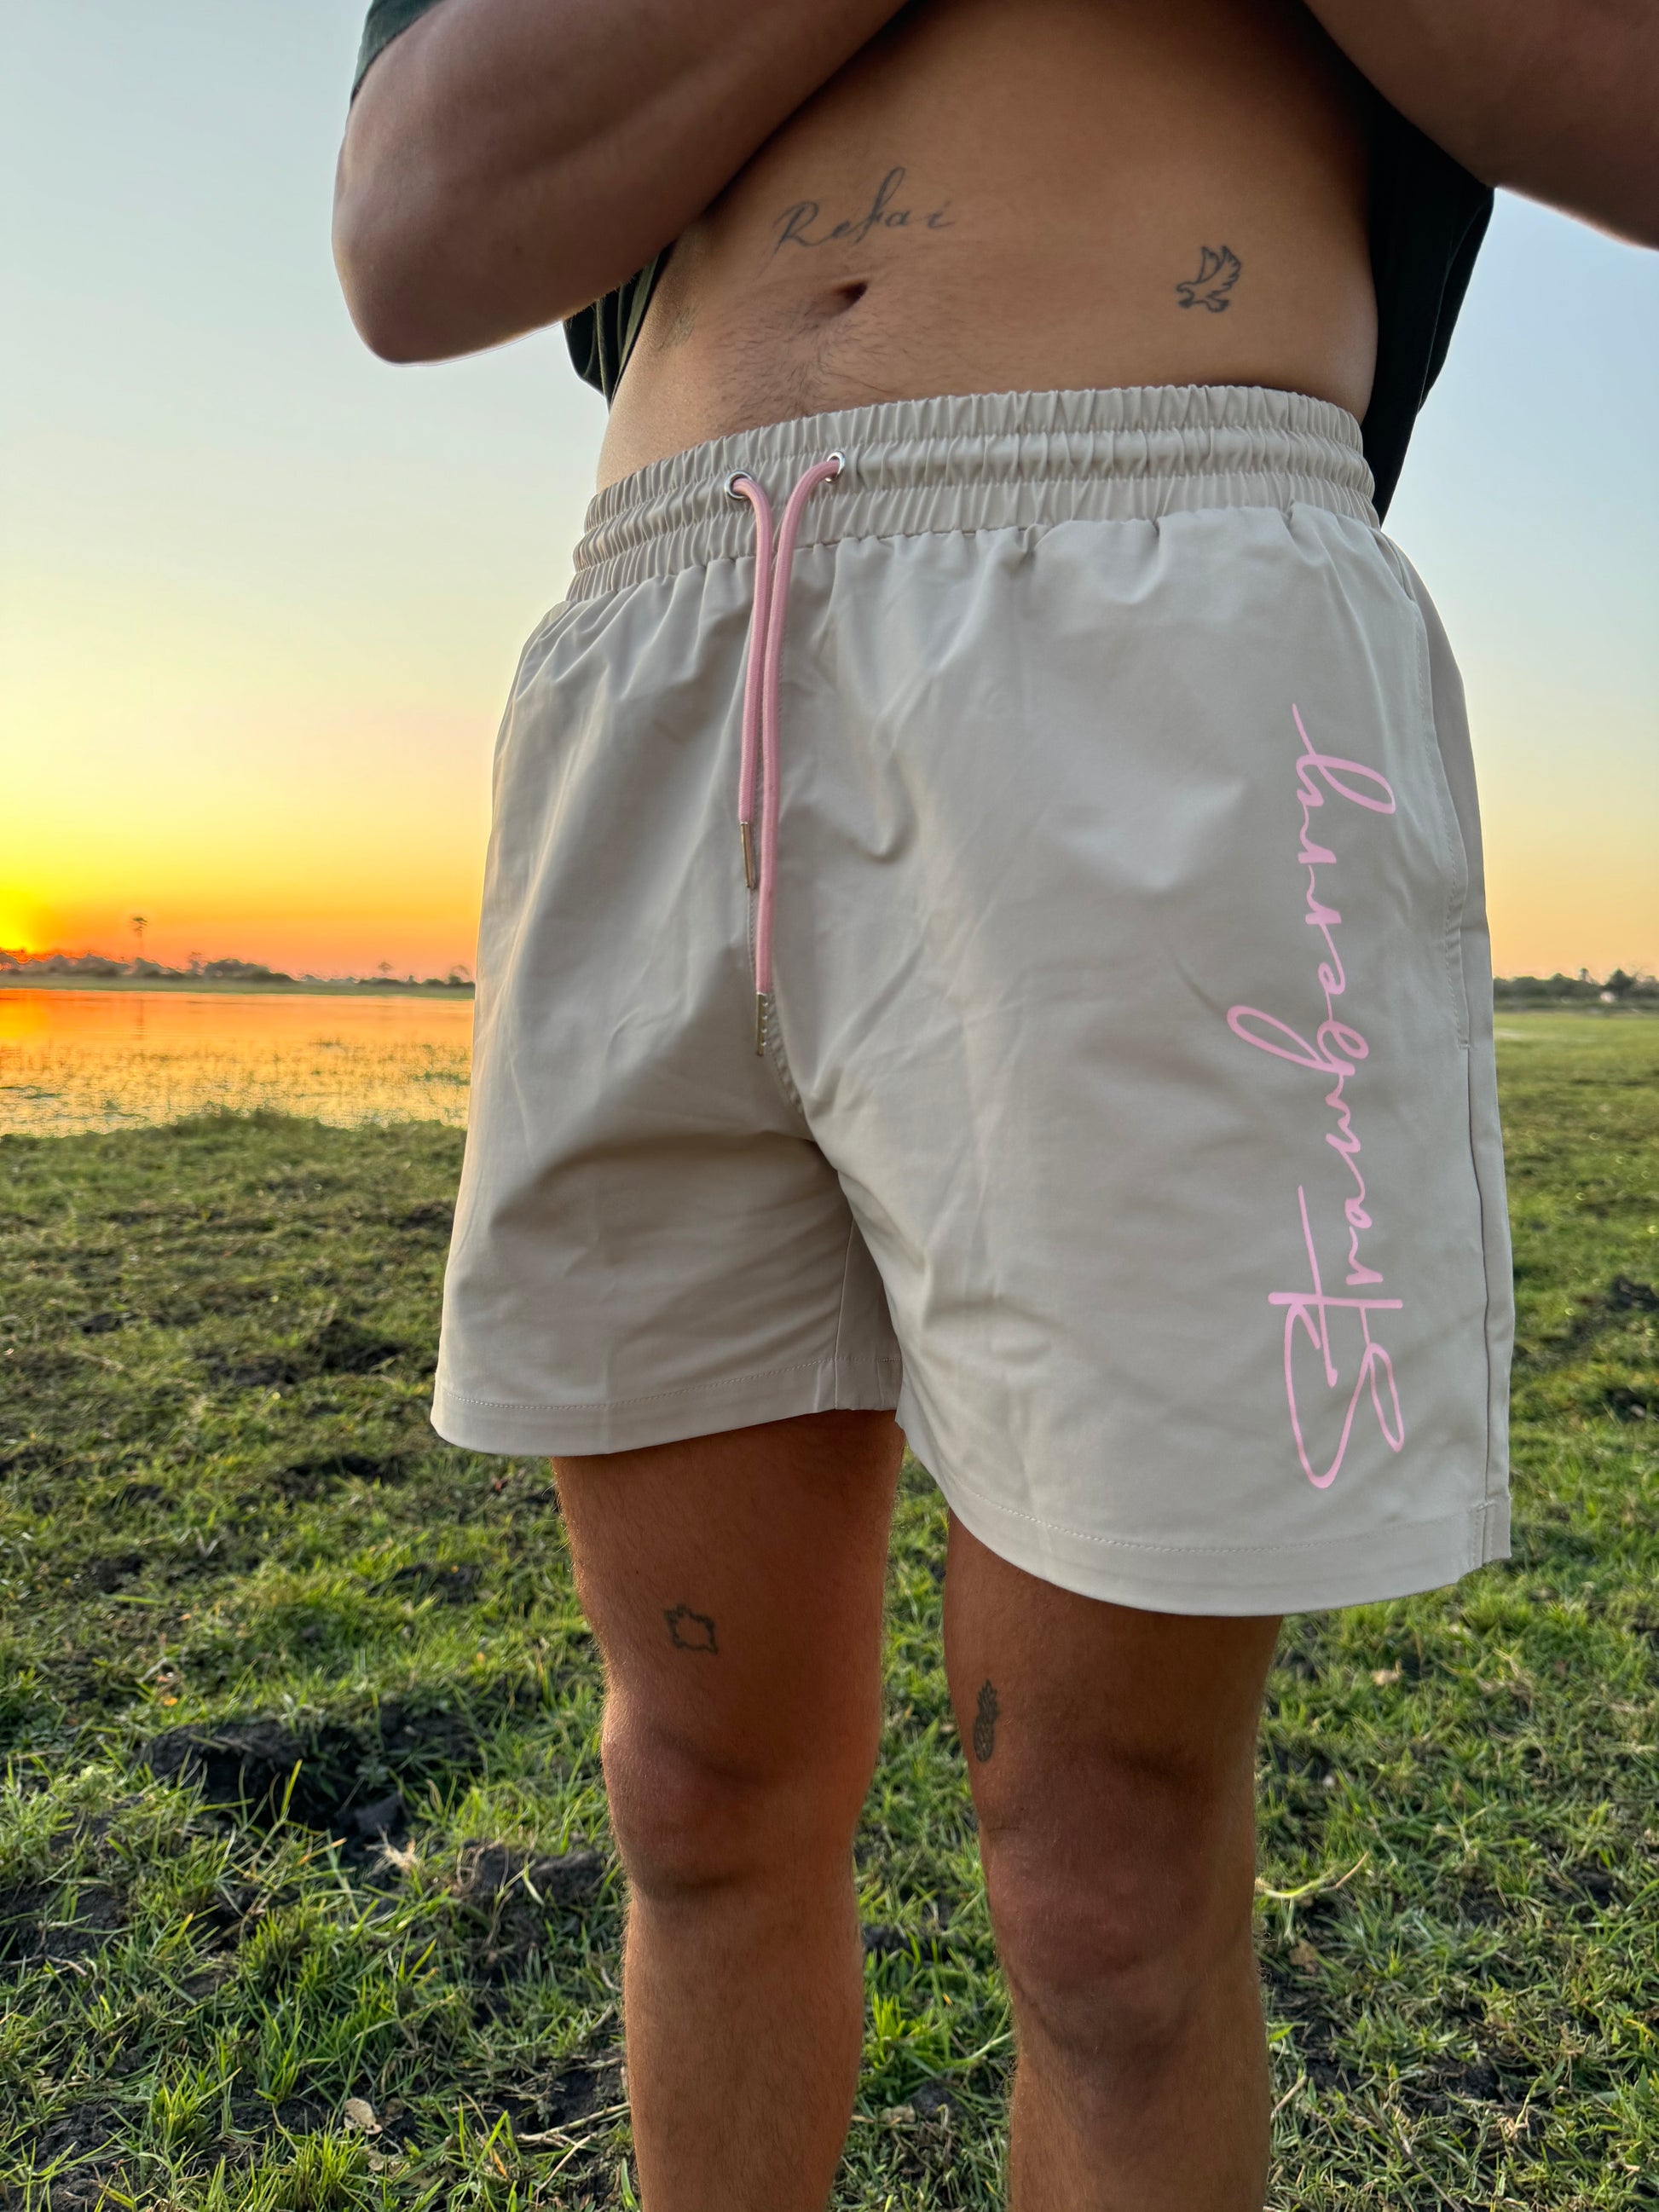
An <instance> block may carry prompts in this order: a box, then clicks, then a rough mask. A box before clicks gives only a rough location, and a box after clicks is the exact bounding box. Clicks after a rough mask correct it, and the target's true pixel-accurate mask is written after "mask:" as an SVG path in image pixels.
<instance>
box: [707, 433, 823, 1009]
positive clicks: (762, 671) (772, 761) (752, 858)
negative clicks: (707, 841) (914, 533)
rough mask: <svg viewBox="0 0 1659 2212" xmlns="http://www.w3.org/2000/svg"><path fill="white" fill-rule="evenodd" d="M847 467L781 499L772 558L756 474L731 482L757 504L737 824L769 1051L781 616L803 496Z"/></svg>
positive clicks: (766, 509)
mask: <svg viewBox="0 0 1659 2212" xmlns="http://www.w3.org/2000/svg"><path fill="white" fill-rule="evenodd" d="M845 465H846V464H845V462H844V460H843V459H842V455H841V454H839V453H831V454H829V456H828V457H827V459H823V460H822V461H814V463H813V464H812V465H811V468H810V469H808V470H807V471H806V473H805V475H804V476H803V477H800V479H799V482H798V483H796V485H795V489H793V491H792V492H791V493H790V495H789V496H788V498H787V501H785V502H784V509H783V520H782V521H781V523H780V524H779V525H778V533H777V550H776V554H775V556H774V552H773V544H772V507H771V502H770V501H769V500H768V498H767V496H766V494H765V493H764V492H763V490H762V489H761V487H760V486H759V484H757V483H756V482H755V479H754V478H753V477H751V476H749V475H747V474H746V473H745V472H744V471H743V470H741V469H738V470H736V471H734V472H733V473H732V475H731V476H729V477H727V478H726V493H727V495H728V496H729V497H730V498H732V499H746V500H747V501H748V502H749V504H750V507H753V508H754V510H755V601H754V605H753V607H752V608H751V610H750V616H749V665H748V667H747V669H746V671H745V672H744V684H743V757H742V759H741V761H740V763H739V764H738V834H739V835H740V836H741V837H742V839H743V879H744V883H745V884H748V886H749V888H750V890H751V891H754V892H756V893H757V899H756V905H755V1049H756V1051H757V1052H764V1051H765V1049H766V1002H767V1000H769V998H770V997H771V995H772V906H773V898H774V893H775V886H776V883H777V860H778V665H779V663H780V661H781V659H782V658H783V618H784V615H785V612H786V611H787V607H788V604H789V568H790V563H791V562H792V561H793V558H794V553H795V538H796V536H797V534H798V533H799V529H800V519H801V516H802V515H803V514H804V513H805V511H806V502H807V501H808V500H809V499H811V496H812V494H813V493H814V492H815V491H816V490H817V488H818V486H819V485H820V484H821V483H825V482H826V481H827V480H828V479H829V477H838V476H839V475H840V474H841V472H842V468H843V467H844V466H845ZM757 769H758V770H759V772H760V776H761V836H760V853H759V855H758V865H757V855H756V852H755V840H754V820H755V775H756V771H757Z"/></svg>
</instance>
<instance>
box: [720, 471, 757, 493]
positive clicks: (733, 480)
mask: <svg viewBox="0 0 1659 2212" xmlns="http://www.w3.org/2000/svg"><path fill="white" fill-rule="evenodd" d="M754 481H755V479H754V478H753V477H751V476H750V473H749V471H748V470H747V469H733V470H732V473H731V475H730V476H728V477H727V478H726V497H727V499H741V498H742V497H743V494H742V493H741V492H740V491H739V490H738V484H739V483H753V482H754Z"/></svg>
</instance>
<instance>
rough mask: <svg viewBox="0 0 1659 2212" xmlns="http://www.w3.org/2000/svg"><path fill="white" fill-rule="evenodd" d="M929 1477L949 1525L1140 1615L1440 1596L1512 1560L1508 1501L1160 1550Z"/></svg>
mask: <svg viewBox="0 0 1659 2212" xmlns="http://www.w3.org/2000/svg"><path fill="white" fill-rule="evenodd" d="M924 1464H927V1462H924ZM928 1473H929V1474H931V1475H932V1477H933V1481H934V1482H935V1483H936V1484H937V1485H938V1486H939V1490H940V1492H942V1493H943V1495H944V1498H945V1503H946V1504H948V1505H949V1506H950V1508H951V1511H952V1512H953V1513H954V1514H955V1515H956V1516H957V1519H958V1520H959V1521H960V1522H962V1523H963V1526H964V1527H965V1528H968V1529H969V1531H970V1533H971V1534H974V1535H975V1536H977V1537H978V1539H979V1541H981V1543H982V1544H984V1545H986V1546H987V1547H989V1548H990V1549H991V1550H992V1551H994V1553H996V1554H997V1555H998V1557H999V1558H1000V1559H1006V1560H1007V1561H1008V1562H1009V1564H1010V1565H1012V1566H1016V1567H1020V1568H1022V1569H1024V1571H1025V1572H1026V1573H1027V1574H1031V1575H1036V1577H1038V1578H1039V1579H1040V1580H1041V1581H1043V1582H1047V1583H1055V1584H1056V1585H1057V1586H1058V1587H1059V1588H1060V1589H1069V1590H1075V1591H1076V1592H1077V1593H1078V1594H1079V1596H1082V1597H1092V1598H1101V1599H1103V1600H1105V1601H1108V1602H1109V1603H1110V1604H1113V1605H1126V1606H1132V1607H1135V1608H1136V1609H1137V1610H1138V1611H1140V1612H1143V1613H1200V1614H1215V1615H1228V1616H1232V1617H1237V1618H1242V1617H1245V1616H1250V1615H1258V1614H1265V1613H1323V1612H1328V1611H1331V1610H1333V1609H1334V1608H1336V1607H1340V1606H1350V1605H1372V1604H1376V1603H1379V1602H1381V1601H1384V1600H1386V1599H1389V1598H1398V1597H1409V1596H1411V1595H1414V1594H1415V1593H1417V1592H1419V1591H1422V1590H1431V1589H1443V1588H1444V1587H1445V1586H1446V1585H1447V1584H1448V1583H1455V1582H1456V1581H1458V1580H1459V1579H1460V1578H1461V1577H1462V1576H1464V1575H1466V1574H1469V1573H1471V1572H1473V1571H1474V1569H1475V1568H1476V1567H1480V1566H1486V1565H1490V1564H1491V1563H1492V1561H1493V1560H1495V1559H1507V1558H1508V1557H1509V1553H1510V1507H1509V1499H1508V1498H1507V1497H1500V1498H1490V1499H1487V1500H1486V1501H1484V1502H1483V1503H1481V1504H1477V1505H1472V1506H1470V1507H1468V1509H1467V1510H1464V1511H1462V1512H1459V1513H1449V1514H1446V1515H1444V1516H1442V1517H1441V1518H1439V1519H1437V1520H1433V1521H1411V1522H1396V1523H1394V1524H1392V1525H1384V1526H1383V1527H1380V1528H1366V1529H1359V1530H1357V1531H1353V1532H1351V1533H1350V1534H1346V1535H1343V1536H1334V1537H1329V1538H1325V1539H1316V1540H1314V1541H1309V1542H1304V1543H1288V1544H1283V1545H1273V1544H1263V1545H1238V1546H1229V1545H1219V1544H1218V1545H1214V1546H1206V1545H1190V1546H1189V1545H1175V1544H1171V1545H1162V1544H1150V1543H1137V1542H1135V1541H1133V1540H1132V1539H1127V1538H1123V1537H1117V1536H1110V1535H1098V1536H1097V1535H1092V1534H1086V1533H1085V1532H1084V1531H1082V1530H1079V1529H1076V1528H1064V1527H1061V1526H1058V1525H1056V1524H1055V1523H1054V1522H1048V1521H1044V1520H1042V1519H1041V1518H1039V1517H1038V1516H1036V1514H1032V1513H1026V1512H1022V1511H1019V1510H1016V1509H1015V1508H1012V1507H1011V1506H1007V1505H1005V1504H1001V1503H1000V1501H999V1500H997V1499H995V1498H987V1497H985V1496H984V1495H983V1494H982V1493H981V1492H978V1491H976V1490H974V1489H972V1488H971V1487H970V1486H969V1485H967V1484H966V1483H964V1482H963V1481H962V1480H960V1479H959V1478H958V1477H957V1476H956V1475H954V1474H951V1473H949V1472H948V1471H945V1470H943V1469H941V1468H937V1467H933V1466H929V1467H928Z"/></svg>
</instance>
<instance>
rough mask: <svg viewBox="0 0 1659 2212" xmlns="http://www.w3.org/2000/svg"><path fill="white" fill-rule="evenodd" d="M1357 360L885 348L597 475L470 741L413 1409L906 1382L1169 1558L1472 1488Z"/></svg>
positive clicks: (943, 1485) (938, 1474) (1464, 1274)
mask: <svg viewBox="0 0 1659 2212" xmlns="http://www.w3.org/2000/svg"><path fill="white" fill-rule="evenodd" d="M478 973H479V984H478V1001H477V1050H476V1064H475V1071H474V1079H473V1091H472V1112H471V1127H470V1129H469V1132H468V1137H467V1149H466V1164H465V1173H464V1176H463V1177H462V1183H461V1193H460V1200H459V1209H458V1213H457V1218H456V1227H455V1240H454V1246H453V1252H452V1254H451V1257H450V1262H449V1271H448V1278H447V1285H446V1290H445V1302H444V1322H443V1342H442V1349H441V1358H440V1364H439V1377H438V1385H437V1396H436V1405H435V1414H434V1418H435V1422H436V1425H437V1427H438V1429H439V1431H441V1434H442V1435H443V1436H445V1437H448V1438H450V1439H451V1440H452V1441H453V1442H454V1443H458V1444H463V1445H467V1446H470V1447H471V1448H473V1449H477V1450H482V1451H491V1452H510V1453H532V1452H534V1453H554V1454H562V1453H589V1452H609V1451H617V1450H622V1449H629V1448H630V1447H634V1446H638V1445H645V1444H653V1443H666V1442H669V1441H671V1440H672V1439H674V1438H678V1437H689V1436H695V1435H700V1434H704V1433H708V1432H711V1431H721V1430H729V1429H735V1428H741V1427H744V1426H745V1425H749V1424H750V1423H754V1422H758V1421H768V1420H774V1419H779V1418H781V1417H783V1416H785V1415H790V1414H798V1413H814V1412H817V1411H820V1410H823V1409H825V1408H828V1407H896V1409H897V1414H898V1419H899V1420H900V1423H901V1424H902V1427H903V1429H904V1431H905V1433H906V1435H907V1436H908V1438H909V1441H910V1443H911V1445H912V1447H913V1448H914V1449H915V1454H916V1456H917V1458H918V1459H919V1460H920V1461H921V1463H922V1464H923V1465H924V1466H925V1467H926V1468H927V1469H928V1470H929V1472H930V1473H931V1474H932V1476H933V1480H935V1481H936V1482H937V1483H938V1484H939V1487H940V1489H941V1490H942V1491H943V1492H944V1493H945V1497H946V1498H948V1500H949V1501H950V1504H951V1506H952V1507H953V1509H954V1510H955V1511H956V1512H957V1514H958V1515H959V1516H961V1518H962V1519H963V1522H966V1523H967V1525H968V1527H969V1528H970V1529H972V1530H973V1531H974V1533H975V1534H976V1535H978V1536H979V1537H980V1538H981V1539H982V1540H983V1541H984V1542H986V1543H987V1544H988V1545H990V1546H991V1547H993V1548H994V1550H995V1551H997V1552H998V1553H1001V1554H1002V1555H1003V1556H1004V1557H1005V1558H1006V1559H1010V1560H1012V1561H1013V1562H1014V1563H1016V1564H1017V1565H1019V1566H1021V1567H1024V1568H1025V1569H1027V1570H1028V1571H1030V1572H1031V1573H1033V1574H1036V1575H1038V1576H1041V1577H1044V1578H1045V1579H1047V1580H1048V1581H1050V1582H1052V1583H1059V1584H1061V1585H1063V1586H1064V1587H1066V1588H1067V1589H1073V1590H1079V1591H1082V1592H1085V1593H1086V1594H1087V1595H1091V1596H1094V1597H1099V1598H1107V1599H1112V1600H1115V1601H1118V1602H1120V1603H1123V1604H1127V1605H1134V1606H1140V1607H1148V1608H1151V1609H1152V1610H1155V1611H1160V1612H1171V1613H1274V1612H1279V1611H1281V1610H1285V1609H1291V1608H1306V1607H1323V1606H1334V1605H1342V1604H1347V1603H1351V1602H1354V1601H1359V1600H1364V1599H1372V1598H1384V1597H1389V1596H1393V1595H1399V1594H1401V1593H1403V1592H1406V1591H1409V1590H1416V1589H1426V1588H1429V1587H1431V1586H1433V1585H1436V1584H1438V1583H1445V1582H1449V1581H1450V1580H1452V1579H1453V1578H1455V1577H1457V1576H1458V1575H1460V1574H1462V1573H1463V1572H1464V1571H1466V1570H1468V1569H1469V1568H1472V1567H1474V1566H1475V1565H1478V1564H1480V1562H1481V1561H1482V1560H1486V1559H1494V1558H1498V1557H1501V1556H1503V1554H1504V1552H1505V1551H1506V1549H1507V1539H1508V1505H1507V1493H1506V1466H1505V1408H1506V1399H1507V1383H1508V1365H1509V1353H1510V1334H1511V1296H1510V1258H1509V1243H1508V1237H1507V1231H1506V1225H1505V1218H1504V1184H1503V1170H1502V1162H1501V1156H1500V1152H1499V1146H1498V1114H1497V1105H1496V1097H1495V1088H1494V1081H1493V1068H1492V990H1491V976H1490V968H1489V956H1488V948H1487V940H1486V919H1485V910H1484V902H1483V897H1482V891H1481V882H1480V836H1479V829H1478V825H1477V817H1476V808H1475V794H1474V778H1473V774H1472V770H1471V764H1470V757H1469V746H1468V734H1467V732H1466V729H1465V725H1464V716H1463V705H1462V691H1461V687H1460V684H1459V681H1458V677H1457V673H1456V670H1455V666H1454V664H1453V661H1452V658H1451V654H1450V653H1449V649H1448V647H1447V645H1446V641H1445V638H1444V635H1443V632H1442V630H1441V627H1440V624H1439V623H1438V621H1437V617H1436V616H1435V613H1434V611H1433V609H1432V607H1431V605H1430V604H1429V600H1428V598H1427V595H1426V594H1425V592H1424V590H1423V587H1422V586H1421V585H1420V583H1419V581H1418V580H1417V577H1416V576H1415V574H1413V571H1412V569H1411V568H1410V567H1409V565H1408V564H1407V562H1406V561H1405V560H1404V559H1402V557H1401V555H1400V554H1399V553H1398V552H1397V551H1396V550H1395V547H1394V546H1393V545H1392V544H1390V543H1389V540H1388V539H1387V538H1384V537H1383V535H1382V534H1381V532H1379V530H1378V528H1377V526H1376V517H1375V514H1374V512H1373V510H1372V507H1371V504H1370V477H1369V474H1368V472H1367V471H1366V468H1365V464H1364V459H1363V456H1362V453H1361V448H1360V442H1359V436H1358V429H1357V427H1356V425H1355V423H1354V422H1353V421H1352V418H1351V417H1350V416H1347V415H1346V414H1345V413H1344V412H1342V410H1340V409H1339V408H1336V407H1334V406H1331V405H1329V404H1326V403H1324V402H1322V401H1317V400H1312V399H1307V398H1301V397H1298V396H1297V395H1295V394H1292V393H1288V392H1272V391H1262V390H1256V389H1244V388H1233V387H1191V388H1174V387H1172V388H1158V389H1146V390H1127V391H1107V392H1036V393H1030V394H999V395H993V396H989V397H985V396H978V397H971V398H942V399H924V400H906V401H898V402H892V403H889V404H884V405H880V406H875V407H870V408H864V409H859V410H852V411H848V412H845V413H839V414H830V415H819V416H809V417H807V418H805V420H801V421H797V422H783V423H778V424H775V425H772V426H770V427H769V428H763V429H759V430H754V431H750V432H745V433H744V434H743V435H741V436H737V437H731V438H723V439H720V440H719V441H716V442H714V443H712V444H708V445H705V446H701V447H696V449H695V450H693V451H691V452H689V453H681V454H678V455H676V456H675V457H673V458H672V459H669V460H665V461H660V462H658V463H655V464H653V465H652V466H650V467H648V468H646V469H642V470H641V471H639V472H638V474H637V475H635V476H632V477H629V478H627V479H626V480H625V481H624V482H623V483H617V484H616V485H613V486H612V487H611V489H608V490H606V491H605V492H602V493H601V494H600V495H599V497H598V498H597V499H596V500H595V501H594V503H593V506H592V510H591V512H590V516H589V526H588V528H587V531H586V535H585V536H584V537H583V538H582V541H581V544H580V548H579V550H578V553H577V559H576V574H575V577H574V582H573V584H572V586H571V591H570V595H569V597H568V599H566V600H565V601H564V603H563V605H561V606H560V607H558V608H557V609H556V611H554V612H553V613H552V614H550V616H549V617H548V618H547V619H546V621H545V622H544V623H543V624H542V625H541V627H540V629H538V630H537V632H536V634H535V635H534V636H533V637H532V639H531V641H530V642H529V644H528V646H527V647H526V649H525V653H524V656H523V659H522V661H521V662H520V667H519V671H518V676H517V679H516V681H515V683H514V684H513V696H512V699H511V702H510V704H509V706H508V708H507V714H506V718H505V721H504V724H503V726H502V730H501V739H500V744H499V749H498V752H497V757H496V765H495V827H494V831H493V835H492V837H491V842H490V848H489V868H488V876H487V882H486V888H485V892H484V908H483V929H482V936H481V941H480V950H479V957H478Z"/></svg>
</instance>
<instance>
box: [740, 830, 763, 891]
mask: <svg viewBox="0 0 1659 2212" xmlns="http://www.w3.org/2000/svg"><path fill="white" fill-rule="evenodd" d="M738 835H739V836H741V838H742V839H743V879H744V883H745V884H747V885H748V886H749V889H750V890H751V891H752V890H754V888H755V886H756V884H757V883H758V882H759V880H760V878H759V877H758V876H757V874H756V873H755V840H754V838H753V836H751V835H750V828H749V824H748V823H746V822H739V823H738Z"/></svg>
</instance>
